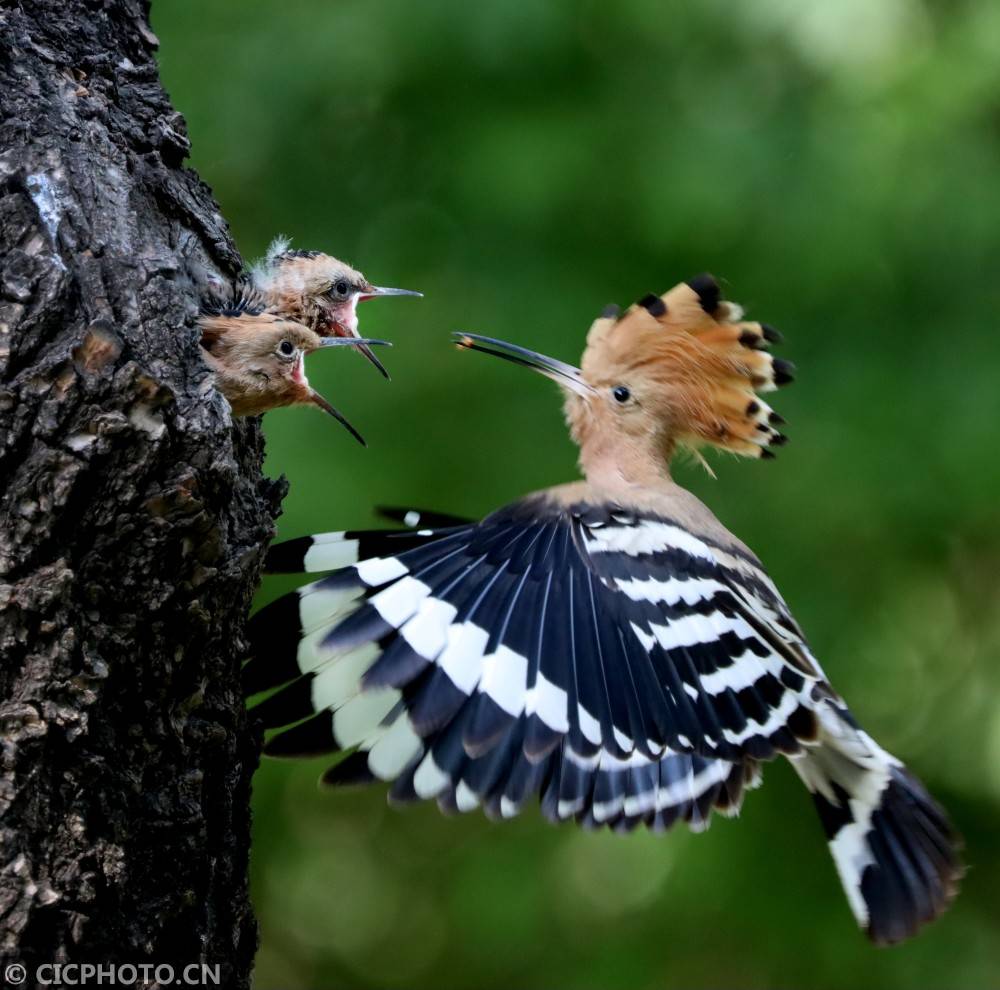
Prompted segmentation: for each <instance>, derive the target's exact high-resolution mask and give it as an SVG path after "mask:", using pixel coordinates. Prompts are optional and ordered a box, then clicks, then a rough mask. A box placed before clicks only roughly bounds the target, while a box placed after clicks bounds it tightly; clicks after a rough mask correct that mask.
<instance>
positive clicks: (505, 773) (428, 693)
mask: <svg viewBox="0 0 1000 990" xmlns="http://www.w3.org/2000/svg"><path fill="white" fill-rule="evenodd" d="M268 563H269V565H270V567H271V569H272V570H285V571H289V570H325V569H329V568H341V569H340V570H338V571H337V573H335V574H333V575H331V576H330V577H327V578H323V579H321V580H319V581H316V582H315V583H313V584H311V585H307V586H306V587H304V588H301V589H299V591H298V592H296V593H294V594H292V595H289V596H286V597H285V598H283V599H279V600H278V601H277V602H275V603H273V604H272V605H270V606H268V607H267V608H265V609H262V610H261V611H260V612H259V613H257V615H255V616H254V618H253V619H252V620H251V637H252V641H253V657H252V659H251V661H250V662H249V663H248V665H247V667H246V668H245V678H246V685H247V690H248V691H249V692H251V693H253V692H256V691H259V690H263V689H265V688H269V687H273V686H276V685H279V684H286V686H285V687H283V688H282V689H281V690H280V691H278V692H276V693H275V694H274V695H272V696H271V697H270V698H268V699H267V700H266V701H264V702H263V703H262V704H260V705H259V706H258V707H257V709H256V711H257V712H258V713H259V714H260V716H261V718H262V719H263V720H264V723H265V725H266V726H269V727H280V726H287V725H289V724H291V723H293V722H298V724H296V725H294V726H293V727H292V728H289V729H286V730H285V731H283V732H281V733H279V734H277V735H276V736H274V737H273V738H272V739H271V740H270V741H269V742H268V745H267V751H268V752H270V753H272V754H273V755H306V754H317V753H326V752H332V751H335V750H338V749H352V748H356V752H354V753H352V754H351V755H349V756H348V757H347V758H346V759H345V760H343V761H342V762H341V763H339V764H337V765H336V766H335V767H333V768H331V770H330V771H328V774H327V779H329V780H330V781H331V782H338V781H340V782H344V781H356V780H367V779H373V778H378V779H383V780H392V781H394V783H393V787H392V791H391V795H392V796H393V797H394V798H396V799H398V800H407V799H415V798H429V797H435V798H437V799H438V800H439V803H441V805H442V806H443V807H445V808H447V809H452V810H467V809H469V808H472V807H475V806H477V805H482V806H484V808H485V809H486V811H487V812H488V813H490V814H495V815H498V816H509V815H512V814H516V813H517V811H519V810H520V808H521V807H522V806H523V804H524V803H525V802H526V801H527V800H528V799H529V798H530V797H532V796H533V795H535V794H538V795H540V796H541V799H542V809H543V811H544V812H545V813H546V814H547V815H548V816H549V817H551V818H553V819H559V820H562V819H566V818H576V819H577V820H580V821H582V822H584V823H585V824H591V825H598V824H610V825H613V826H615V827H621V828H628V827H632V826H634V825H636V824H638V823H640V822H644V823H646V824H649V825H651V826H653V827H666V826H668V825H670V824H671V823H672V822H673V821H675V820H678V819H682V820H686V821H688V822H689V823H691V824H692V825H693V826H694V827H702V826H703V825H704V824H705V823H707V820H708V814H709V811H710V809H711V808H712V807H713V806H714V807H719V808H722V809H724V810H729V811H735V810H737V809H738V807H739V802H740V799H741V795H742V790H743V788H744V787H745V786H746V785H748V784H752V783H754V782H755V781H756V779H757V771H756V761H758V760H763V759H768V758H770V757H772V756H774V755H775V753H776V752H779V751H780V752H784V753H789V754H794V753H797V752H798V751H799V750H800V742H801V741H803V740H806V741H808V740H811V739H812V738H813V737H814V736H815V733H816V719H815V717H814V715H813V711H812V707H813V702H812V699H811V692H812V689H813V687H814V686H815V685H816V683H817V681H819V680H820V679H821V677H822V675H821V673H820V672H819V670H818V668H817V667H816V665H815V662H814V661H813V660H812V658H811V657H810V655H809V652H808V649H807V647H806V646H805V643H804V642H803V640H802V637H801V634H800V633H799V631H798V629H797V627H796V626H795V623H794V621H793V620H792V619H791V617H790V616H789V615H788V612H787V609H786V607H785V606H784V604H783V602H782V601H781V598H780V596H779V595H778V594H777V592H776V591H775V590H774V588H773V585H772V584H771V583H770V581H769V580H768V579H767V577H766V575H764V574H763V572H762V571H761V570H760V566H759V564H758V563H757V562H756V561H755V560H754V559H753V558H751V557H750V556H749V555H746V554H742V553H739V552H736V551H734V550H732V549H729V550H727V549H724V548H721V547H719V546H715V545H713V544H711V543H710V542H708V541H707V540H705V539H702V538H699V537H696V536H693V535H692V534H691V533H689V532H688V531H687V530H685V529H684V528H683V527H681V526H679V525H677V524H676V523H675V522H672V521H670V520H667V519H662V518H658V517H652V516H643V515H637V514H634V513H627V512H624V511H622V510H620V509H617V508H615V507H609V506H593V505H578V506H574V507H572V508H568V507H566V506H562V505H558V504H556V503H553V502H550V501H548V500H546V499H545V498H543V497H533V498H531V499H526V500H523V501H521V502H518V503H515V504H514V505H512V506H510V507H508V508H506V509H503V510H500V511H499V512H497V513H495V514H493V515H492V516H490V517H488V518H487V519H485V520H484V521H482V522H480V523H478V524H456V525H454V526H445V527H442V528H439V529H424V530H405V531H398V532H385V533H341V534H327V535H325V536H322V537H309V538H306V539H304V540H299V541H292V542H291V543H286V544H280V545H278V546H276V547H274V548H273V549H272V550H271V551H270V554H269V558H268ZM302 719H304V721H300V720H302Z"/></svg>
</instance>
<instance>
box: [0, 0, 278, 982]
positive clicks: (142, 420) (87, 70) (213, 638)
mask: <svg viewBox="0 0 1000 990" xmlns="http://www.w3.org/2000/svg"><path fill="white" fill-rule="evenodd" d="M155 48H156V39H155V37H154V36H153V34H152V33H151V31H150V29H149V27H148V3H145V2H141V0H76V2H73V0H70V2H67V0H20V2H18V0H0V244H2V249H3V254H2V255H0V658H2V664H0V747H2V748H0V814H2V819H0V957H2V959H3V961H4V962H5V963H9V962H12V961H15V960H16V961H19V962H21V963H23V964H24V965H25V966H26V967H27V970H28V983H29V985H30V984H31V983H32V982H33V980H32V975H31V974H32V971H33V969H34V967H36V966H38V965H39V964H43V963H55V962H64V963H65V962H76V963H83V962H93V963H102V964H105V965H107V964H111V963H119V964H120V963H132V964H140V963H151V962H156V963H160V964H163V963H169V964H172V965H173V966H175V967H182V966H185V965H187V964H189V963H197V962H201V961H204V962H206V963H209V964H220V965H221V967H222V970H221V975H222V984H223V985H224V986H229V987H232V986H235V987H239V986H245V985H248V982H249V971H250V966H251V962H252V958H253V953H254V949H255V943H256V929H255V923H254V919H253V915H252V913H251V909H250V904H249V901H248V896H247V880H246V876H247V873H246V868H247V856H248V848H249V831H250V816H249V810H248V799H249V785H250V775H251V773H252V771H253V769H254V766H255V765H256V759H257V757H256V745H255V742H254V740H253V738H252V733H251V732H249V731H248V728H247V720H246V715H245V711H244V708H243V705H242V702H241V700H240V693H239V676H238V666H239V657H240V649H241V636H242V627H243V621H244V618H245V616H246V613H247V609H248V606H249V602H250V597H251V595H252V593H253V589H254V587H255V584H256V579H257V571H258V562H259V558H260V555H261V550H262V548H263V546H264V545H265V544H266V542H267V540H268V539H269V537H270V536H271V535H272V529H273V518H274V516H275V514H276V512H277V508H278V504H279V501H280V496H281V494H282V492H281V490H280V486H279V485H277V484H275V483H271V482H268V481H266V480H265V479H264V478H263V477H262V475H261V457H262V440H261V435H260V432H259V429H258V427H257V426H256V425H255V424H253V423H249V424H237V425H235V426H234V425H233V423H232V422H231V421H230V418H229V414H228V409H227V407H226V405H225V402H224V401H223V400H222V399H221V398H220V397H219V396H218V394H217V393H216V392H215V391H214V390H213V389H212V388H211V384H210V381H209V379H208V376H207V372H206V369H205V368H204V366H203V364H202V362H201V360H200V357H199V350H198V334H197V331H196V330H195V329H194V323H193V320H194V317H195V315H196V312H197V300H198V294H199V283H201V284H204V278H205V274H206V272H211V273H215V274H216V275H220V276H222V277H224V278H231V277H232V276H233V274H234V273H235V272H236V271H237V269H238V267H239V264H240V262H239V257H238V255H237V253H236V250H235V249H234V247H233V244H232V242H231V240H230V237H229V234H228V231H227V228H226V224H225V222H224V220H223V219H222V217H221V216H220V214H219V210H218V207H217V206H216V204H215V203H214V202H213V199H212V196H211V193H210V191H209V189H208V188H207V187H206V186H205V185H203V184H202V183H201V182H200V181H199V179H198V177H197V176H196V175H195V174H194V173H193V172H192V171H190V170H188V169H185V168H182V166H181V163H182V161H183V159H184V157H185V156H186V154H187V151H188V141H187V138H186V136H185V125H184V121H183V120H182V118H181V117H180V115H179V114H177V113H176V112H175V111H174V110H173V109H172V108H171V106H170V103H169V100H168V99H167V96H166V94H165V93H164V91H163V89H162V88H161V86H160V83H159V81H158V75H157V67H156V63H155V61H154V57H153V52H154V50H155Z"/></svg>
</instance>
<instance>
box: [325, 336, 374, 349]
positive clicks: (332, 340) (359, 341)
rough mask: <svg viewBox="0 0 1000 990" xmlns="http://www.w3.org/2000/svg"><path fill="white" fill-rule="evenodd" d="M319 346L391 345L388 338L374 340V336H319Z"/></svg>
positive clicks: (358, 346) (360, 346)
mask: <svg viewBox="0 0 1000 990" xmlns="http://www.w3.org/2000/svg"><path fill="white" fill-rule="evenodd" d="M317 346H319V347H357V348H358V349H359V350H361V349H362V348H363V347H392V341H390V340H376V339H375V338H374V337H320V339H319V344H318V345H317Z"/></svg>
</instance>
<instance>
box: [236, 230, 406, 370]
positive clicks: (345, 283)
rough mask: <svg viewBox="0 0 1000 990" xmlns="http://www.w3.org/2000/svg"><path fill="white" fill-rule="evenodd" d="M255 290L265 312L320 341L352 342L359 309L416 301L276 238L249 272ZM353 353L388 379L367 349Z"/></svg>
mask: <svg viewBox="0 0 1000 990" xmlns="http://www.w3.org/2000/svg"><path fill="white" fill-rule="evenodd" d="M253 280H254V285H255V286H256V287H257V288H258V289H259V290H260V291H262V292H263V293H264V294H265V296H266V297H267V299H268V303H269V309H271V310H272V311H273V312H278V313H280V314H283V315H287V316H292V317H294V318H295V319H297V320H301V321H302V322H303V323H305V324H306V325H307V326H308V327H309V328H310V329H312V330H314V331H315V332H316V333H318V334H320V336H323V337H357V336H359V334H358V304H359V303H361V302H364V301H365V300H367V299H378V298H381V297H383V296H420V295H422V293H420V292H414V291H413V290H411V289H392V288H388V287H386V286H381V285H373V284H372V283H371V282H369V281H368V279H367V278H365V276H364V275H362V274H361V272H359V271H357V270H356V269H354V268H351V266H350V265H348V264H346V263H345V262H343V261H340V260H339V259H337V258H334V257H332V256H331V255H328V254H323V253H322V252H321V251H295V250H292V249H291V248H290V247H289V242H288V240H287V239H286V238H277V239H276V240H275V241H274V242H273V243H272V244H271V246H270V248H269V249H268V252H267V255H266V256H265V257H264V260H263V261H262V262H260V263H259V264H257V265H256V266H255V267H254V269H253ZM358 349H359V350H360V351H361V352H362V354H364V355H365V357H367V358H368V360H369V361H371V362H372V364H374V365H375V367H376V368H378V369H379V371H380V372H381V373H382V374H383V375H385V377H386V378H388V377H389V375H388V373H387V372H386V370H385V368H384V367H382V364H381V362H380V361H379V360H378V358H376V357H375V355H374V354H373V353H372V352H371V350H370V349H368V348H367V347H365V346H364V345H359V347H358Z"/></svg>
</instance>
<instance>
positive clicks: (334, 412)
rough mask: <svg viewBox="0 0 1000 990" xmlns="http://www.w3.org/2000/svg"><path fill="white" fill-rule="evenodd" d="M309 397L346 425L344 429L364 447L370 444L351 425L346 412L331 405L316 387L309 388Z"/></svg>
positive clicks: (324, 410)
mask: <svg viewBox="0 0 1000 990" xmlns="http://www.w3.org/2000/svg"><path fill="white" fill-rule="evenodd" d="M309 398H310V399H311V400H312V402H313V403H314V404H315V405H317V406H319V407H320V409H322V410H323V412H325V413H329V414H330V415H331V416H332V417H333V418H334V419H335V420H336V421H337V422H338V423H340V424H341V425H342V426H343V427H344V429H345V430H347V432H348V433H350V434H351V436H352V437H354V439H355V440H357V441H358V443H359V444H361V446H362V447H367V446H368V444H366V443H365V438H364V437H363V436H362V435H361V434H360V433H358V431H357V430H356V429H354V427H353V426H351V424H350V423H349V422H348V421H347V418H346V417H345V416H344V414H343V413H341V412H338V411H337V410H336V409H334V407H333V406H331V405H330V403H329V402H327V401H326V399H324V398H323V396H322V395H320V394H319V392H317V391H316V389H314V388H310V389H309Z"/></svg>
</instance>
